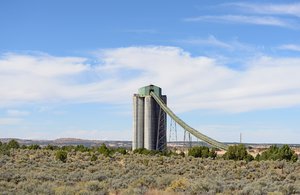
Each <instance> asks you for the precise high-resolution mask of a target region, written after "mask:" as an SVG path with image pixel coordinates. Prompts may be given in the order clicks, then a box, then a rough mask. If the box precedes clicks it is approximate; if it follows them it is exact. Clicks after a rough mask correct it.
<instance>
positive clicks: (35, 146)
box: [28, 144, 41, 150]
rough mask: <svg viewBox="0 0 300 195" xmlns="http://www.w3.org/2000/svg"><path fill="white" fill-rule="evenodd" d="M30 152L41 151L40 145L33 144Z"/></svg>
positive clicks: (29, 147)
mask: <svg viewBox="0 0 300 195" xmlns="http://www.w3.org/2000/svg"><path fill="white" fill-rule="evenodd" d="M28 149H29V150H39V149H41V147H40V146H39V145H38V144H32V145H30V146H28Z"/></svg>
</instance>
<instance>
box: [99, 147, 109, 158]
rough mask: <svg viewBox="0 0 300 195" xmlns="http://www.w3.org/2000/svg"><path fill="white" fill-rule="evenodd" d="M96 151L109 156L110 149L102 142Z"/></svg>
mask: <svg viewBox="0 0 300 195" xmlns="http://www.w3.org/2000/svg"><path fill="white" fill-rule="evenodd" d="M98 152H99V153H100V154H102V155H104V156H109V155H110V153H111V151H110V150H109V148H108V147H107V146H106V145H105V144H102V145H101V146H100V147H99V148H98Z"/></svg>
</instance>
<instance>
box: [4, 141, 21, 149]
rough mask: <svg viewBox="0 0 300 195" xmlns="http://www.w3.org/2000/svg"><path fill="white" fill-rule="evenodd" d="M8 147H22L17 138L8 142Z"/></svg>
mask: <svg viewBox="0 0 300 195" xmlns="http://www.w3.org/2000/svg"><path fill="white" fill-rule="evenodd" d="M7 148H8V149H12V148H13V149H18V148H20V144H19V142H17V141H16V140H14V139H12V140H10V141H9V142H8V143H7Z"/></svg>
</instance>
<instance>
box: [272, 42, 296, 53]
mask: <svg viewBox="0 0 300 195" xmlns="http://www.w3.org/2000/svg"><path fill="white" fill-rule="evenodd" d="M277 48H278V49H281V50H290V51H297V52H300V45H294V44H286V45H280V46H279V47H277Z"/></svg>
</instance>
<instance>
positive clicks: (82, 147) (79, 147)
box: [75, 145, 91, 152]
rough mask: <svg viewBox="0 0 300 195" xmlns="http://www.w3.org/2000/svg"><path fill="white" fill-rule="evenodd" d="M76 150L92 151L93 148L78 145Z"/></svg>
mask: <svg viewBox="0 0 300 195" xmlns="http://www.w3.org/2000/svg"><path fill="white" fill-rule="evenodd" d="M75 151H79V152H89V151H91V149H90V148H88V147H85V146H84V145H77V146H76V147H75Z"/></svg>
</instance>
